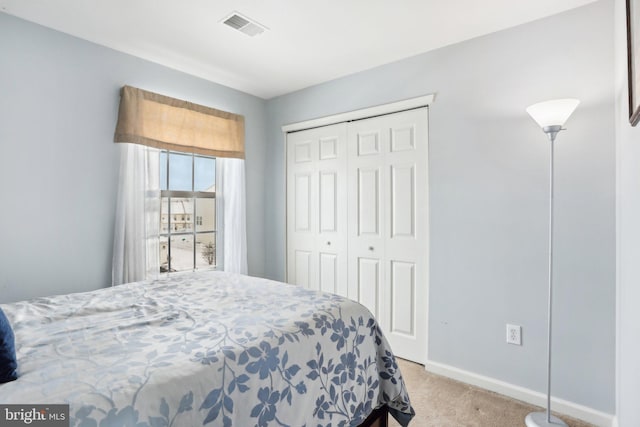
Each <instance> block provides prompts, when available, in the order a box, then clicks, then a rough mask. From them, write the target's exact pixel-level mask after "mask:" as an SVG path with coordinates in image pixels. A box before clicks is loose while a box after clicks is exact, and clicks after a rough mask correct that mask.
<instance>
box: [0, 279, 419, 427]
mask: <svg viewBox="0 0 640 427" xmlns="http://www.w3.org/2000/svg"><path fill="white" fill-rule="evenodd" d="M0 308H2V310H3V311H4V312H5V314H6V315H7V318H8V319H9V320H10V323H11V324H12V326H13V330H14V333H15V340H16V352H17V357H18V364H19V368H18V374H19V378H18V379H17V380H16V381H13V382H8V383H5V384H2V385H0V404H12V403H17V404H25V403H32V404H44V403H46V404H56V403H66V404H69V405H70V412H69V416H70V425H71V426H81V427H84V426H96V425H99V426H101V427H115V426H138V427H159V426H164V427H168V426H185V427H190V426H200V425H207V426H224V427H227V426H238V427H245V426H271V425H278V426H358V425H383V426H384V425H386V415H385V413H386V412H387V411H388V413H389V414H390V415H391V416H393V417H394V418H396V419H397V420H398V422H399V423H400V424H401V425H403V426H406V425H407V424H408V423H409V421H410V420H411V418H412V417H413V415H414V410H413V409H412V407H411V404H410V401H409V396H408V393H407V390H406V388H405V385H404V381H403V379H402V375H401V373H400V370H399V368H398V365H397V364H396V360H395V357H394V356H393V354H392V352H391V349H390V348H389V345H388V343H387V341H386V340H385V338H384V336H383V335H382V333H381V331H380V328H379V327H378V324H377V323H376V320H375V319H374V318H373V316H372V315H371V314H370V312H369V311H368V310H367V309H366V308H364V307H363V306H361V305H359V304H357V303H355V302H353V301H350V300H348V299H345V298H342V297H339V296H337V295H333V294H328V293H319V292H313V291H309V290H305V289H303V288H300V287H298V286H293V285H287V284H284V283H280V282H274V281H269V280H266V279H257V278H251V277H248V276H243V275H236V274H228V273H223V272H216V271H207V272H198V273H190V274H172V275H169V276H168V277H163V278H161V279H159V280H156V281H151V282H137V283H131V284H127V285H121V286H117V287H112V288H106V289H100V290H97V291H92V292H86V293H77V294H70V295H60V296H54V297H47V298H38V299H34V300H31V301H25V302H17V303H11V304H3V305H0ZM375 423H379V424H375Z"/></svg>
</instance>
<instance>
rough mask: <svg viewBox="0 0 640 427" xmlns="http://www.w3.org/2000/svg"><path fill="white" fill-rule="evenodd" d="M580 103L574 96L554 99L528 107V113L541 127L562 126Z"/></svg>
mask: <svg viewBox="0 0 640 427" xmlns="http://www.w3.org/2000/svg"><path fill="white" fill-rule="evenodd" d="M579 103H580V101H579V100H577V99H573V98H567V99H554V100H553V101H544V102H538V103H537V104H533V105H531V106H529V107H527V113H529V115H530V116H531V117H532V118H533V120H535V121H536V122H537V123H538V125H540V127H541V128H545V127H547V126H562V125H564V124H565V122H566V121H567V119H568V118H569V116H571V114H572V113H573V112H574V111H575V109H576V107H577V106H578V104H579Z"/></svg>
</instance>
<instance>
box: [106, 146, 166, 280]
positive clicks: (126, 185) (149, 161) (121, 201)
mask: <svg viewBox="0 0 640 427" xmlns="http://www.w3.org/2000/svg"><path fill="white" fill-rule="evenodd" d="M120 147H121V148H120V150H121V153H120V178H119V183H118V200H117V204H116V226H115V233H114V239H113V267H112V274H111V278H112V284H113V285H120V284H122V283H129V282H135V281H139V280H145V279H155V278H157V277H158V273H159V271H160V252H159V233H160V169H159V168H160V151H159V150H157V149H155V148H151V147H146V146H144V145H138V144H127V143H124V144H120Z"/></svg>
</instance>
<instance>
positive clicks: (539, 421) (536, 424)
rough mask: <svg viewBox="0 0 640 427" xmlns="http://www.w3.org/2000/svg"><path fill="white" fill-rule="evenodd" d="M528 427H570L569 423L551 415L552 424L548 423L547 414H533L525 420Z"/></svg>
mask: <svg viewBox="0 0 640 427" xmlns="http://www.w3.org/2000/svg"><path fill="white" fill-rule="evenodd" d="M524 423H525V424H526V425H527V427H568V426H567V423H565V422H564V421H562V420H561V419H560V418H558V417H554V416H553V415H551V423H549V422H548V421H547V413H546V412H531V413H529V415H527V417H526V418H525V419H524Z"/></svg>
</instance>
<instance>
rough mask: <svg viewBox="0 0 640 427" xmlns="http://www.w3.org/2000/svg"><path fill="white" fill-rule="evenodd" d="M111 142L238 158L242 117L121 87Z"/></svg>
mask: <svg viewBox="0 0 640 427" xmlns="http://www.w3.org/2000/svg"><path fill="white" fill-rule="evenodd" d="M114 141H115V142H131V143H135V144H142V145H148V146H150V147H155V148H162V149H167V150H176V151H184V152H188V153H196V154H204V155H209V156H216V157H236V158H241V159H242V158H244V117H243V116H240V115H237V114H232V113H227V112H225V111H220V110H216V109H215V108H210V107H205V106H202V105H198V104H193V103H191V102H187V101H182V100H180V99H175V98H170V97H168V96H164V95H159V94H157V93H153V92H148V91H145V90H142V89H138V88H135V87H131V86H124V87H123V88H122V91H121V93H120V111H119V112H118V124H117V126H116V133H115V136H114Z"/></svg>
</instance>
